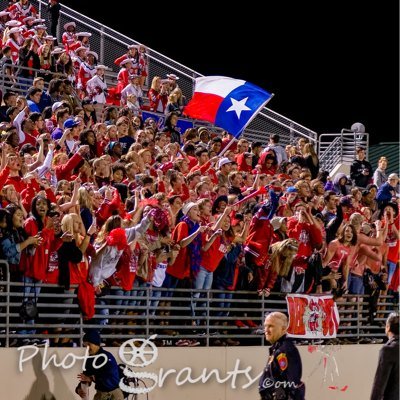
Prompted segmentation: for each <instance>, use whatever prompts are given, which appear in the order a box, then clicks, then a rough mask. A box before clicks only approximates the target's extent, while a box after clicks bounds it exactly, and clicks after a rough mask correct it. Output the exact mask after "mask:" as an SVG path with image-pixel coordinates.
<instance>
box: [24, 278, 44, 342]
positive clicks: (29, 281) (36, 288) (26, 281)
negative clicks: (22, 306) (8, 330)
mask: <svg viewBox="0 0 400 400" xmlns="http://www.w3.org/2000/svg"><path fill="white" fill-rule="evenodd" d="M22 281H23V282H24V284H25V287H24V301H26V300H28V299H32V300H33V299H34V298H35V296H34V295H33V296H28V295H29V294H30V293H32V294H34V293H35V292H36V303H37V302H38V300H37V297H38V296H39V293H40V289H41V288H40V287H39V286H36V285H35V286H33V285H30V284H33V283H35V284H41V283H42V281H37V280H36V279H34V278H30V277H28V276H24V277H22ZM24 322H25V324H27V325H33V324H34V323H35V320H34V319H29V320H26V321H24ZM19 333H20V334H21V335H33V334H35V333H36V329H22V330H21V331H20V332H19Z"/></svg>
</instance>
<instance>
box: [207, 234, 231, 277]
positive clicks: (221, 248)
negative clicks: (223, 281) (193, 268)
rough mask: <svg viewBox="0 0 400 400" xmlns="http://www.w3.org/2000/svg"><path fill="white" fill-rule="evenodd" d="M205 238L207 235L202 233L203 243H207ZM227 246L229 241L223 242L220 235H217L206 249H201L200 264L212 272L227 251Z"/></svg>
mask: <svg viewBox="0 0 400 400" xmlns="http://www.w3.org/2000/svg"><path fill="white" fill-rule="evenodd" d="M207 240H208V237H207V235H203V244H204V243H207ZM228 246H229V243H225V242H223V241H222V237H221V236H220V235H218V236H217V237H216V239H215V240H214V242H213V244H212V245H211V247H210V248H209V249H208V250H207V251H201V266H202V267H203V268H205V269H206V270H207V271H208V272H214V271H215V270H216V269H217V267H218V265H219V263H220V262H221V260H222V258H223V257H224V255H225V254H226V253H227V251H228Z"/></svg>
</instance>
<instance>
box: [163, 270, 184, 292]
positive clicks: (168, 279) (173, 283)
mask: <svg viewBox="0 0 400 400" xmlns="http://www.w3.org/2000/svg"><path fill="white" fill-rule="evenodd" d="M179 281H180V279H178V278H175V277H174V276H172V275H170V274H168V272H167V273H166V274H165V279H164V282H163V285H162V287H163V288H166V289H176V287H177V286H178V283H179ZM173 295H174V291H173V290H171V291H168V292H165V297H172V296H173Z"/></svg>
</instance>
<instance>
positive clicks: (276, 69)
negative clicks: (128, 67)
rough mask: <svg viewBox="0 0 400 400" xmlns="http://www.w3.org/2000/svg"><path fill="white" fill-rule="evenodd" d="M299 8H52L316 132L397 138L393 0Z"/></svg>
mask: <svg viewBox="0 0 400 400" xmlns="http://www.w3.org/2000/svg"><path fill="white" fill-rule="evenodd" d="M109 3H110V4H113V2H111V1H110V2H109ZM263 3H264V4H263ZM270 3H273V4H270ZM298 3H299V2H293V4H291V3H290V2H288V1H282V0H280V1H274V2H269V1H266V2H261V4H263V9H260V3H259V4H253V3H252V2H242V3H241V5H239V6H234V5H232V4H231V5H226V7H229V10H228V9H225V10H224V11H222V10H221V11H218V10H216V9H215V6H216V4H217V3H216V2H215V1H214V3H211V2H210V3H209V4H208V3H207V2H204V1H203V2H201V3H197V2H196V3H189V2H184V3H183V4H180V3H172V2H167V3H165V4H163V5H161V6H157V5H156V3H152V2H134V3H133V2H132V3H130V2H127V1H120V2H115V4H116V6H115V7H111V6H107V7H103V6H99V5H96V3H94V2H93V3H92V2H91V1H90V2H85V1H82V0H80V1H79V0H62V1H61V4H65V5H67V6H69V7H71V8H74V9H75V10H77V11H80V12H82V13H84V14H87V15H88V16H90V17H91V18H93V19H95V20H98V21H99V22H102V23H104V24H105V25H108V26H110V27H112V28H114V29H115V30H118V31H120V32H122V33H124V34H126V35H127V36H129V37H132V38H133V39H135V40H137V41H139V42H141V43H143V44H145V45H146V46H148V47H150V48H153V49H154V50H157V51H159V52H161V53H163V54H165V55H166V56H168V57H170V58H172V59H174V60H176V61H178V62H180V63H182V64H184V65H186V66H188V67H190V68H192V69H194V70H196V71H198V72H200V73H202V74H204V75H225V76H229V77H232V78H238V79H244V80H247V81H249V82H252V83H255V84H257V85H259V86H260V87H262V88H264V89H266V90H267V91H269V92H272V93H274V94H275V97H274V98H273V99H272V100H271V102H270V103H269V105H268V107H270V108H271V109H273V110H274V111H276V112H279V113H281V114H283V115H284V116H286V117H288V118H290V119H293V120H294V121H296V122H298V123H300V124H302V125H304V126H306V127H307V128H310V129H312V130H314V131H316V132H318V133H327V132H339V131H340V130H341V129H342V128H350V127H351V125H352V124H353V123H354V122H362V123H363V124H364V125H365V126H366V130H367V132H369V133H370V141H371V143H378V142H383V141H398V140H399V116H398V114H399V91H398V90H399V32H398V22H399V10H398V2H396V1H391V0H389V1H382V2H379V3H378V2H368V3H369V4H367V2H365V1H359V0H352V1H343V0H337V1H335V2H330V3H329V2H312V1H311V2H310V1H308V2H302V3H307V4H298ZM314 3H315V4H314ZM189 6H190V7H191V10H190V11H189V10H188V7H189ZM219 7H221V6H219ZM228 14H230V15H236V16H235V17H228Z"/></svg>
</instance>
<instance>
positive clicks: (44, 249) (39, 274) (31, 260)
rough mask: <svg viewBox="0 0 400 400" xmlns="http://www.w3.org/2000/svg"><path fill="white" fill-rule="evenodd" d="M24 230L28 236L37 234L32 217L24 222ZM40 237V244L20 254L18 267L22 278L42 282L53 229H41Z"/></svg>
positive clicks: (47, 263) (52, 238) (48, 257)
mask: <svg viewBox="0 0 400 400" xmlns="http://www.w3.org/2000/svg"><path fill="white" fill-rule="evenodd" d="M45 224H46V222H45ZM24 229H25V231H26V233H27V234H28V236H35V235H36V234H37V233H38V232H39V229H38V225H37V222H36V220H35V219H34V218H33V217H30V218H28V219H27V220H26V221H25V225H24ZM40 236H41V237H42V239H43V242H42V244H41V245H40V246H38V247H36V248H33V249H32V248H29V249H27V251H26V252H23V253H22V257H21V263H20V267H21V269H22V272H23V274H24V276H27V277H30V278H34V279H36V280H39V281H42V280H45V279H46V272H47V269H48V265H49V259H50V249H51V244H52V242H53V241H54V229H49V228H43V230H42V231H41V233H40Z"/></svg>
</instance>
